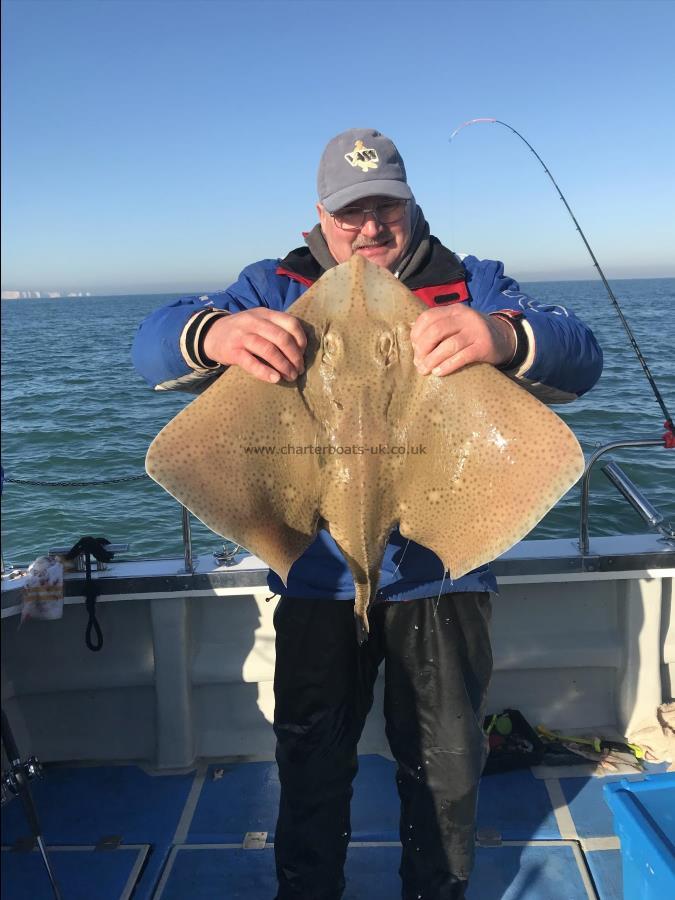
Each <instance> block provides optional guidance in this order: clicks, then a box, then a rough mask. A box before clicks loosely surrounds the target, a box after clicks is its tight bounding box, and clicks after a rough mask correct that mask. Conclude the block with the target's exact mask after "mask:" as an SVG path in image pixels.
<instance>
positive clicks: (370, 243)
mask: <svg viewBox="0 0 675 900" xmlns="http://www.w3.org/2000/svg"><path fill="white" fill-rule="evenodd" d="M392 238H393V235H392V233H391V232H387V233H386V234H380V235H378V237H376V238H367V237H362V236H359V237H357V238H356V240H355V241H354V243H353V244H352V250H353V251H354V250H360V249H361V248H362V247H379V246H380V245H381V244H388V243H389V241H390V240H391V239H392Z"/></svg>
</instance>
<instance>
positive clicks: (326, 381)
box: [146, 254, 584, 638]
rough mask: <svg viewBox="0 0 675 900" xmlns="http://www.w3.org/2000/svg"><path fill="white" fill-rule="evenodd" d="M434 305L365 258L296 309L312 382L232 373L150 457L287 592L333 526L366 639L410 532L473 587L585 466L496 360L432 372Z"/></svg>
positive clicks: (560, 427) (159, 440) (170, 487)
mask: <svg viewBox="0 0 675 900" xmlns="http://www.w3.org/2000/svg"><path fill="white" fill-rule="evenodd" d="M424 308H425V307H424V304H422V302H421V301H420V300H418V299H417V298H416V297H415V296H414V295H413V294H411V293H410V291H408V289H407V288H406V287H404V286H403V285H402V284H401V283H400V282H399V281H398V280H397V279H396V278H395V277H394V276H393V275H392V274H391V273H390V272H388V271H387V270H386V269H384V268H382V267H380V266H377V265H374V264H373V263H370V262H368V261H367V260H366V259H364V258H363V257H362V256H360V255H359V254H356V255H354V256H353V257H352V258H351V259H350V260H349V261H348V262H345V263H343V264H341V265H339V266H337V267H335V268H333V269H330V270H329V271H328V272H326V274H325V275H323V276H322V277H321V278H320V279H319V281H317V282H316V283H315V284H314V285H313V286H312V287H311V288H310V289H309V290H308V291H307V292H306V293H305V294H304V295H303V296H302V297H301V298H300V299H299V300H297V301H296V302H295V303H294V304H293V305H292V306H291V307H290V308H289V313H290V314H291V315H293V316H296V317H297V318H298V320H299V321H300V322H301V324H302V326H303V329H304V331H305V333H306V335H307V348H306V351H305V372H304V374H302V375H300V376H299V377H298V379H297V380H296V381H294V382H292V383H291V382H287V381H281V382H279V383H278V384H271V383H266V382H264V381H261V380H259V379H256V378H254V377H253V376H251V375H249V374H248V373H246V372H245V371H243V370H242V369H241V368H239V367H233V368H231V369H229V370H228V371H227V372H225V373H224V374H223V375H222V376H221V377H220V378H219V379H218V381H217V382H216V383H215V384H214V385H213V386H212V387H210V388H209V389H208V390H207V391H206V392H205V393H204V394H203V395H201V396H200V397H198V398H197V399H196V400H194V401H193V402H192V403H191V404H190V405H189V406H188V407H186V408H185V409H184V410H183V411H182V412H180V413H179V414H178V415H177V416H176V417H175V418H174V419H173V420H172V421H171V422H170V423H169V424H168V425H167V426H166V427H165V428H164V429H162V431H161V432H160V433H159V435H158V436H157V437H156V438H155V440H154V441H153V443H152V445H151V446H150V449H149V451H148V455H147V460H146V468H147V471H148V474H149V475H150V476H151V477H152V478H153V479H154V480H155V481H157V482H158V483H159V484H160V485H162V487H164V488H165V489H166V490H167V491H168V492H169V493H170V494H172V495H173V496H174V497H176V499H178V500H179V501H180V502H181V503H183V504H184V505H185V506H186V507H187V508H188V509H189V510H190V511H191V512H192V513H194V515H195V516H197V518H198V519H200V520H201V521H202V522H204V523H205V524H206V525H207V526H208V527H209V528H211V529H212V530H213V531H215V532H217V533H218V534H221V535H223V536H224V537H227V538H230V539H231V540H233V541H236V542H237V543H238V544H241V545H242V546H243V547H246V548H247V549H248V550H249V551H251V552H252V553H254V554H255V555H257V556H259V557H260V558H261V559H262V560H263V561H264V562H265V563H266V564H267V565H269V566H270V568H272V569H273V570H274V571H275V572H277V574H278V575H279V576H280V577H281V578H282V579H283V580H284V582H286V579H287V577H288V572H289V570H290V567H291V565H292V564H293V563H294V562H295V560H296V559H298V558H299V557H300V556H301V555H302V554H303V553H304V551H305V550H306V549H307V548H308V547H309V546H310V544H311V543H312V541H313V540H314V538H315V536H316V533H317V530H318V529H319V528H321V527H325V528H327V529H328V531H329V532H330V534H331V536H332V537H333V538H334V540H335V542H336V543H337V545H338V547H339V548H340V550H341V552H342V553H343V555H344V557H345V559H346V560H347V563H348V565H349V568H350V570H351V573H352V575H353V578H354V584H355V590H356V599H355V608H354V610H355V615H356V617H357V623H358V626H357V632H359V633H360V635H361V637H362V638H363V637H365V634H367V630H368V608H369V606H370V604H371V602H372V600H373V599H374V596H375V592H376V589H377V582H378V578H379V572H380V566H381V563H382V558H383V555H384V550H385V547H386V544H387V540H388V537H389V534H390V533H391V531H392V529H393V528H394V527H395V526H396V525H398V527H399V530H400V532H401V534H402V535H403V536H404V537H406V538H409V539H410V540H413V541H415V542H417V543H419V544H422V545H424V546H426V547H428V548H429V549H431V550H433V551H434V553H436V555H437V556H438V557H439V558H440V559H441V561H442V562H443V564H444V565H445V567H446V569H447V570H449V572H450V575H451V577H452V578H453V579H458V578H460V577H461V576H462V575H464V574H465V573H466V572H469V571H471V570H472V569H474V568H476V567H478V566H480V565H482V564H484V563H486V562H489V561H491V560H493V559H495V558H496V557H498V556H499V555H500V554H502V553H504V552H505V551H506V550H508V549H509V548H510V547H511V546H513V544H515V543H516V542H517V541H519V540H520V539H521V538H523V537H524V536H525V535H526V534H527V533H528V532H529V531H530V530H531V529H532V528H533V527H534V526H535V525H536V524H537V523H538V522H539V521H540V520H541V519H542V518H543V516H544V515H545V514H546V513H547V512H548V510H549V509H551V507H552V506H553V505H554V504H555V503H556V502H557V501H558V500H559V499H560V498H561V497H562V496H563V495H564V494H565V493H566V492H567V491H568V490H569V488H570V487H571V486H572V485H573V484H574V483H575V482H576V481H577V480H578V478H579V477H580V476H581V474H582V472H583V467H584V459H583V454H582V452H581V448H580V447H579V444H578V442H577V440H576V438H575V436H574V435H573V433H572V432H571V431H570V429H569V428H568V427H567V426H566V425H565V423H564V422H563V421H562V420H561V419H560V418H559V417H558V416H557V415H555V413H553V412H551V410H549V409H548V408H547V407H545V406H544V405H543V404H542V403H540V402H539V401H538V400H536V399H535V398H534V397H532V396H531V395H530V394H528V393H527V392H526V391H525V390H523V389H522V388H520V387H518V386H517V385H516V384H514V383H513V381H511V380H510V379H509V378H508V377H506V376H505V375H503V374H501V373H500V372H498V371H497V370H496V369H495V368H493V366H491V365H488V364H485V363H478V364H473V365H469V366H466V367H464V368H462V369H460V370H459V371H457V372H454V373H453V374H452V375H449V376H447V377H441V376H435V375H426V376H424V375H422V374H420V373H419V372H418V371H417V369H416V367H415V364H414V360H413V349H412V345H411V340H410V329H411V327H412V325H413V323H414V322H415V320H416V319H417V317H418V316H419V314H420V311H421V310H423V309H424ZM289 448H295V449H294V451H293V452H291V451H290V450H289ZM312 448H314V449H312ZM298 450H300V452H298ZM551 459H555V460H556V461H557V465H556V466H554V467H551V466H550V464H549V461H550V460H551ZM544 461H547V463H546V465H544V464H543V462H544Z"/></svg>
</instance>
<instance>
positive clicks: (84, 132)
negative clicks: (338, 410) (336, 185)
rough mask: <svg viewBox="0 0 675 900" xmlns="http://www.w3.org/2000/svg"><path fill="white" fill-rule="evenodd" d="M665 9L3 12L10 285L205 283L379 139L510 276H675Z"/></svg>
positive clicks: (267, 7)
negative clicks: (350, 133) (319, 176)
mask: <svg viewBox="0 0 675 900" xmlns="http://www.w3.org/2000/svg"><path fill="white" fill-rule="evenodd" d="M674 33H675V2H673V0H656V2H650V0H641V2H632V0H629V2H617V0H585V2H576V0H562V2H559V0H549V2H547V0H522V2H521V0H514V2H509V0H503V2H488V0H485V2H483V0H475V2H441V0H439V2H425V0H416V2H397V0H339V2H333V0H308V2H302V0H297V2H284V0H279V2H273V0H269V2H258V0H247V2H243V3H241V2H228V0H189V2H186V0H3V5H2V288H3V290H40V291H48V290H54V291H56V290H60V291H71V290H77V291H89V292H91V293H94V294H109V293H146V292H147V293H150V292H174V291H176V292H181V291H185V292H202V291H210V290H216V289H219V288H224V287H226V286H227V285H228V284H229V283H231V282H232V281H233V280H234V279H235V278H236V276H237V274H238V272H239V271H240V270H241V269H242V268H243V267H244V266H245V265H247V264H248V263H250V262H253V261H255V260H257V259H261V258H265V257H279V256H285V255H286V253H287V252H288V251H289V250H290V249H292V248H293V247H296V246H298V245H300V244H301V243H302V236H301V233H302V231H307V230H309V229H310V228H311V227H312V226H313V225H314V224H315V222H316V212H315V203H316V168H317V164H318V160H319V157H320V155H321V152H322V150H323V147H324V145H325V144H326V142H327V141H328V140H330V138H331V137H333V136H334V135H335V134H337V133H338V132H340V131H343V130H344V129H347V128H351V127H373V128H377V129H378V130H380V131H382V132H383V133H384V134H387V135H389V136H390V137H391V138H393V140H394V141H395V142H396V144H397V146H398V148H399V150H400V151H401V153H402V155H403V157H404V159H405V162H406V167H407V171H408V178H409V182H410V184H411V187H412V189H413V191H414V193H415V196H416V199H417V201H418V203H419V204H420V206H421V207H422V209H423V210H424V213H425V215H426V217H427V219H428V220H429V222H430V225H431V229H432V232H433V233H434V234H436V235H437V236H438V237H439V238H440V239H441V240H442V241H443V242H444V243H445V244H446V245H448V246H450V247H451V248H452V249H454V250H456V251H458V252H464V253H474V254H475V255H477V256H479V257H483V258H493V259H494V258H496V259H501V260H503V261H504V262H505V265H506V271H507V272H508V273H509V274H510V275H512V276H514V277H516V278H518V279H520V280H524V281H528V280H530V281H531V280H538V279H565V278H574V279H577V278H579V279H583V278H593V277H595V273H594V269H593V266H592V263H591V260H590V258H589V256H588V254H587V251H586V250H585V248H584V246H583V244H582V242H581V240H580V239H579V236H578V234H577V233H576V231H575V228H574V225H573V223H572V222H571V220H570V219H569V217H568V215H567V213H566V212H565V209H564V207H563V205H562V203H561V202H560V199H559V198H558V196H557V194H556V193H555V190H554V188H553V186H552V185H551V184H550V182H549V181H548V179H547V177H546V175H545V173H544V171H543V170H542V168H541V167H540V166H539V164H538V163H537V161H536V159H535V158H534V157H533V156H532V155H531V154H530V153H529V151H528V150H527V148H526V147H525V146H524V144H522V143H521V142H520V141H519V140H518V139H517V138H516V137H515V136H514V135H513V134H512V133H511V132H509V131H508V130H507V129H505V128H502V127H500V126H498V125H485V124H483V125H476V126H473V127H471V128H466V129H464V130H463V131H462V132H460V134H459V135H458V136H457V137H456V138H455V139H454V140H453V141H452V142H450V140H449V137H450V134H451V133H452V132H453V130H454V129H455V128H457V126H459V125H460V124H461V123H463V122H465V121H467V120H469V119H473V118H476V117H494V118H498V119H501V120H503V121H505V122H508V123H509V124H510V125H512V126H513V127H514V128H516V129H517V130H518V131H520V132H521V133H522V134H523V135H524V137H525V138H527V140H528V141H529V142H530V143H531V144H532V145H533V146H534V147H535V149H536V150H537V152H538V153H539V154H540V156H541V157H542V158H543V160H544V161H545V163H546V164H547V166H548V167H549V168H550V170H551V172H552V173H553V175H554V177H555V178H556V180H557V182H558V184H559V185H560V187H561V189H562V190H563V192H564V193H565V195H566V196H567V199H568V201H569V203H570V205H571V207H572V209H573V211H574V213H575V215H576V216H577V219H578V220H579V222H580V224H581V227H582V228H583V229H584V231H585V233H586V235H587V237H588V239H589V241H590V243H591V246H592V247H593V249H594V251H595V253H596V256H597V257H598V259H599V261H600V263H601V265H602V267H603V269H604V270H605V271H606V273H607V275H608V276H609V277H610V278H626V277H666V276H673V275H675V213H674V210H675V164H674V161H675V116H673V96H674V94H675V55H674V54H673V52H672V40H673V34H674Z"/></svg>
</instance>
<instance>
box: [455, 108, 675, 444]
mask: <svg viewBox="0 0 675 900" xmlns="http://www.w3.org/2000/svg"><path fill="white" fill-rule="evenodd" d="M474 122H490V123H491V124H494V125H503V126H504V128H508V129H509V131H512V132H513V133H514V134H515V135H516V136H517V137H519V138H520V140H521V141H522V142H523V143H524V144H525V145H526V146H527V147H528V148H529V149H530V150H531V151H532V153H533V154H534V155H535V156H536V158H537V159H538V160H539V162H540V163H541V165H542V167H543V169H544V172H546V174H547V175H548V177H549V178H550V179H551V181H552V182H553V186H554V187H555V189H556V191H557V192H558V196H559V197H560V199H561V200H562V202H563V203H564V204H565V208H566V209H567V212H568V213H569V214H570V216H571V217H572V221H573V222H574V224H575V226H576V229H577V231H578V232H579V234H580V235H581V239H582V241H583V242H584V244H585V245H586V249H587V250H588V252H589V253H590V255H591V259H592V260H593V265H594V266H595V268H596V269H597V270H598V274H599V275H600V278H601V279H602V283H603V284H604V286H605V289H606V291H607V293H608V295H609V299H610V300H611V301H612V303H613V304H614V308H615V309H616V311H617V313H618V315H619V318H620V319H621V323H622V325H623V327H624V328H625V330H626V334H627V335H628V339H629V341H630V343H631V346H632V348H633V350H634V351H635V354H636V356H637V358H638V360H639V362H640V365H641V366H642V370H643V372H644V373H645V375H646V377H647V381H648V382H649V384H650V385H651V388H652V391H653V392H654V396H655V397H656V402H657V403H658V404H659V406H660V407H661V411H662V412H663V415H664V416H665V417H666V422H665V425H666V428H667V429H668V430H669V431H670V432H671V435H672V433H673V429H674V428H675V426H674V425H673V420H672V418H671V415H670V413H669V412H668V408H667V407H666V404H665V401H664V399H663V397H662V396H661V392H660V391H659V389H658V387H657V384H656V382H655V381H654V376H653V375H652V373H651V372H650V371H649V366H648V365H647V362H646V360H645V358H644V356H643V355H642V352H641V350H640V348H639V346H638V343H637V341H636V340H635V337H634V335H633V332H632V331H631V327H630V325H629V324H628V322H627V321H626V317H625V316H624V314H623V312H622V310H621V307H620V306H619V301H618V300H617V299H616V297H615V296H614V291H613V290H612V288H611V287H610V285H609V282H608V281H607V279H606V278H605V273H604V272H603V271H602V269H601V268H600V263H599V262H598V260H597V259H596V256H595V253H593V250H592V249H591V245H590V244H589V243H588V240H587V239H586V235H585V234H584V233H583V231H582V230H581V225H579V223H578V222H577V219H576V216H575V215H574V213H573V212H572V209H571V207H570V205H569V203H568V202H567V200H566V199H565V195H564V194H563V192H562V191H561V190H560V188H559V187H558V183H557V181H556V180H555V178H554V177H553V175H552V174H551V172H550V171H549V168H548V166H547V165H546V163H545V162H544V160H543V159H542V158H541V156H539V154H538V153H537V151H536V150H535V149H534V147H533V146H532V144H530V142H529V141H527V140H525V138H524V137H523V136H522V134H521V133H520V132H519V131H516V129H515V128H514V127H513V126H512V125H509V124H508V122H502V121H500V120H499V119H472V120H471V121H470V122H465V123H464V125H460V127H459V128H457V129H455V131H453V133H452V134H451V135H450V140H452V139H453V138H454V137H455V135H456V134H457V132H458V131H461V130H462V128H464V127H465V125H472V124H474Z"/></svg>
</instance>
